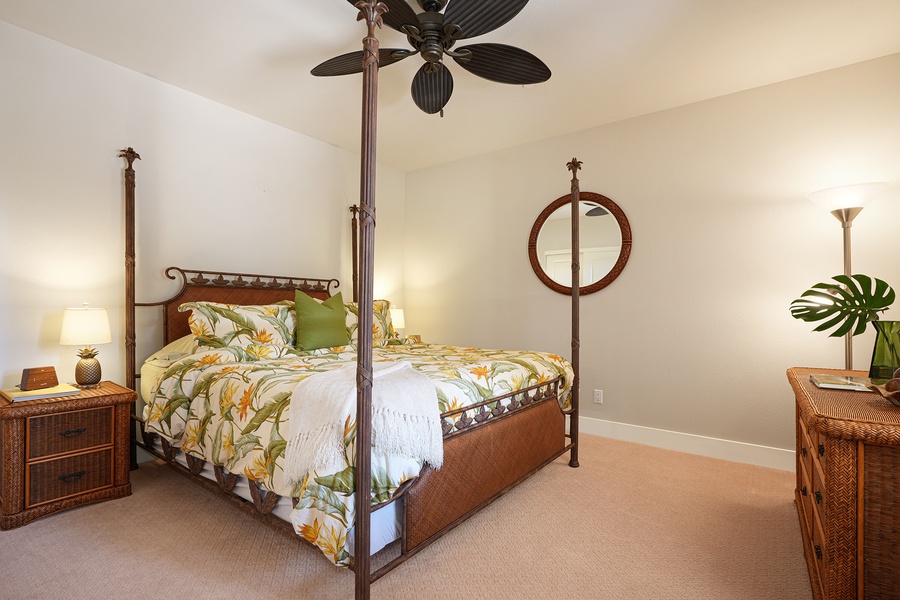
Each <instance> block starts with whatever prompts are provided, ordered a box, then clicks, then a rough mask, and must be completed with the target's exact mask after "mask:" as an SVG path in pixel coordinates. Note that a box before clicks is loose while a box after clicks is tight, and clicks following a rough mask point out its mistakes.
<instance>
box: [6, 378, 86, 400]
mask: <svg viewBox="0 0 900 600" xmlns="http://www.w3.org/2000/svg"><path fill="white" fill-rule="evenodd" d="M80 392H81V390H80V389H78V388H77V387H75V386H74V385H69V384H68V383H61V384H59V385H55V386H53V387H48V388H44V389H42V390H30V391H27V392H23V391H22V390H20V389H19V388H17V387H16V388H11V389H8V390H0V395H2V396H3V397H4V398H6V399H7V400H9V401H10V402H21V401H23V400H40V399H41V398H58V397H59V398H61V397H63V396H74V395H75V394H78V393H80Z"/></svg>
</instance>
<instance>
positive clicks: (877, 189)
mask: <svg viewBox="0 0 900 600" xmlns="http://www.w3.org/2000/svg"><path fill="white" fill-rule="evenodd" d="M889 185H890V184H888V183H884V182H870V183H857V184H854V185H842V186H839V187H833V188H827V189H824V190H819V191H817V192H813V193H812V194H810V195H809V196H808V197H809V200H810V202H812V203H813V204H815V205H816V206H818V207H820V208H823V209H825V210H827V211H828V212H834V211H836V210H841V209H844V208H865V206H866V205H867V204H868V203H869V202H871V201H872V200H873V199H874V198H875V197H876V196H877V195H878V194H880V193H881V192H883V191H884V190H886V189H887V188H888V186H889Z"/></svg>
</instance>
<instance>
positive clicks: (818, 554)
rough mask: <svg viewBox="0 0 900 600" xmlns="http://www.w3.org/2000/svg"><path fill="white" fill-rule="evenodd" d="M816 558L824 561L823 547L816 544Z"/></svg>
mask: <svg viewBox="0 0 900 600" xmlns="http://www.w3.org/2000/svg"><path fill="white" fill-rule="evenodd" d="M816 558H818V559H819V560H822V546H820V545H818V544H816Z"/></svg>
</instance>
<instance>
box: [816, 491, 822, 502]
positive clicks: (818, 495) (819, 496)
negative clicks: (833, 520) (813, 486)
mask: <svg viewBox="0 0 900 600" xmlns="http://www.w3.org/2000/svg"><path fill="white" fill-rule="evenodd" d="M815 496H816V504H822V492H820V491H819V490H816V494H815Z"/></svg>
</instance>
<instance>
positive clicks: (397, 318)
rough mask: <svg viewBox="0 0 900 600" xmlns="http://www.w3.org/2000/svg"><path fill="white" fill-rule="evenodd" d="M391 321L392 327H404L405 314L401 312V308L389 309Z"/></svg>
mask: <svg viewBox="0 0 900 600" xmlns="http://www.w3.org/2000/svg"><path fill="white" fill-rule="evenodd" d="M391 323H392V324H393V325H394V329H406V316H405V315H404V314H403V309H402V308H392V309H391Z"/></svg>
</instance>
